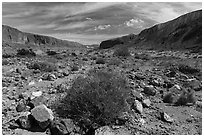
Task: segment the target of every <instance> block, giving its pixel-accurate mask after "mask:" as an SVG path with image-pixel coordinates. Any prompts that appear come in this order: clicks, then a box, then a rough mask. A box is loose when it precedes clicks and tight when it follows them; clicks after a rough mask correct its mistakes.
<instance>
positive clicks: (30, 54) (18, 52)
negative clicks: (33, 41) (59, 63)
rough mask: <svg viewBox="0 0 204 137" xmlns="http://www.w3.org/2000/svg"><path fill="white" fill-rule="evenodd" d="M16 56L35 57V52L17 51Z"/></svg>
mask: <svg viewBox="0 0 204 137" xmlns="http://www.w3.org/2000/svg"><path fill="white" fill-rule="evenodd" d="M17 55H18V56H36V54H35V52H33V50H32V49H18V50H17Z"/></svg>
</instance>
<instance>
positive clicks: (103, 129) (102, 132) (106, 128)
mask: <svg viewBox="0 0 204 137" xmlns="http://www.w3.org/2000/svg"><path fill="white" fill-rule="evenodd" d="M95 135H115V133H114V131H113V130H112V129H111V128H110V127H109V126H103V127H100V128H98V129H96V130H95Z"/></svg>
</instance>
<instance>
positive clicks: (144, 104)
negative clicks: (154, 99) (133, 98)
mask: <svg viewBox="0 0 204 137" xmlns="http://www.w3.org/2000/svg"><path fill="white" fill-rule="evenodd" d="M142 104H143V106H144V107H150V105H151V101H150V100H149V99H145V100H143V101H142Z"/></svg>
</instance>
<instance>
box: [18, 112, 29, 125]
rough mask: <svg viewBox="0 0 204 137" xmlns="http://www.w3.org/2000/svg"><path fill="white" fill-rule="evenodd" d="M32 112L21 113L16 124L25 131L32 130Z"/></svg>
mask: <svg viewBox="0 0 204 137" xmlns="http://www.w3.org/2000/svg"><path fill="white" fill-rule="evenodd" d="M30 116H31V115H30V112H23V113H21V115H20V117H19V118H18V119H17V121H16V123H18V124H19V126H20V127H21V128H23V129H30V128H31V120H30V119H31V118H30Z"/></svg>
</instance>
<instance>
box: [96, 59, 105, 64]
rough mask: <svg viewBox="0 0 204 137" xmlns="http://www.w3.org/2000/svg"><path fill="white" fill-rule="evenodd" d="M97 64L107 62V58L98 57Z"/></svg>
mask: <svg viewBox="0 0 204 137" xmlns="http://www.w3.org/2000/svg"><path fill="white" fill-rule="evenodd" d="M96 64H105V60H104V59H103V58H97V59H96Z"/></svg>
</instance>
